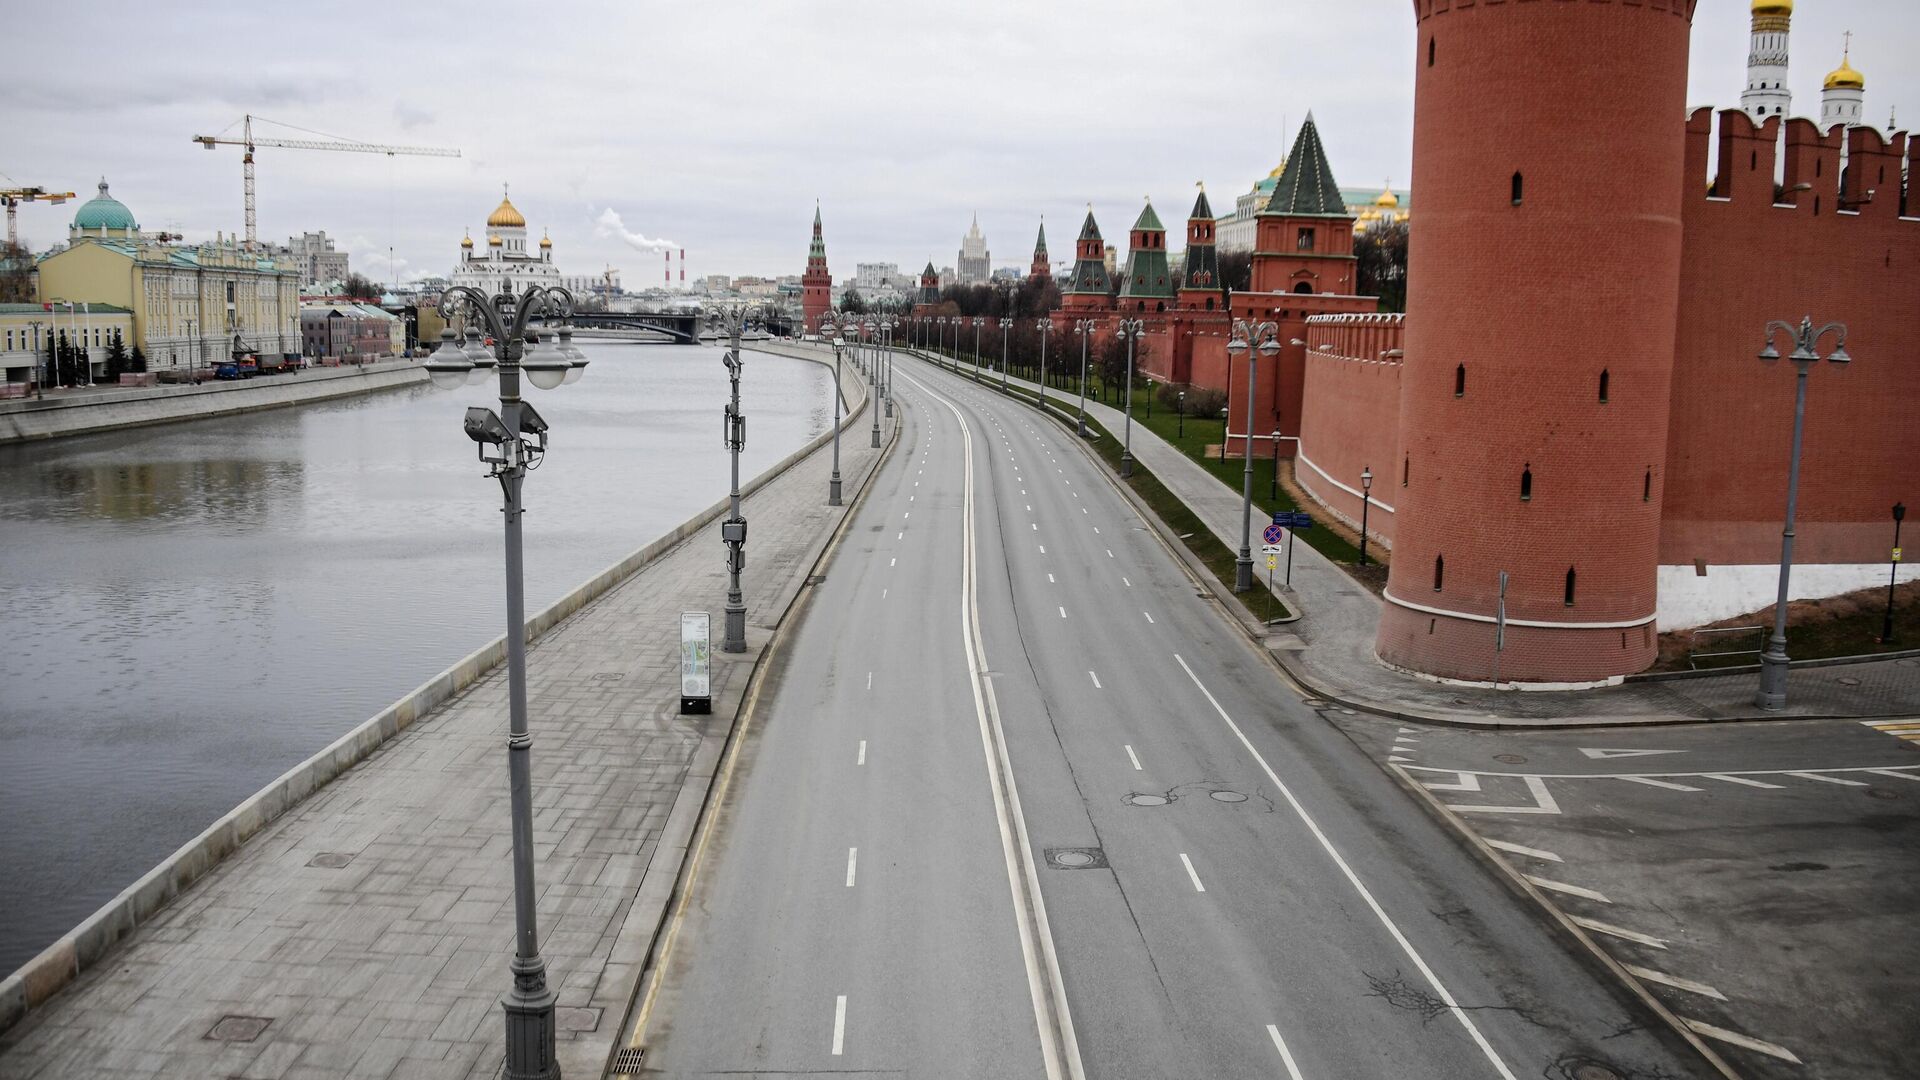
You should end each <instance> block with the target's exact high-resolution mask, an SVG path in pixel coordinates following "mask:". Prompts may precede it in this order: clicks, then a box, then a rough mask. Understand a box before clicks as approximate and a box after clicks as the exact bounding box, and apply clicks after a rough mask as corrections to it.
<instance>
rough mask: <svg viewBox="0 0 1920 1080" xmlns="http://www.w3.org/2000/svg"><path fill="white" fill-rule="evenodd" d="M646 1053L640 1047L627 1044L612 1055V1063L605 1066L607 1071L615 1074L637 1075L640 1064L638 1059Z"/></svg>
mask: <svg viewBox="0 0 1920 1080" xmlns="http://www.w3.org/2000/svg"><path fill="white" fill-rule="evenodd" d="M646 1053H647V1052H646V1050H645V1049H644V1048H642V1047H637V1046H629V1047H627V1048H626V1049H624V1050H622V1051H620V1052H619V1053H617V1054H615V1055H613V1064H612V1065H610V1066H608V1067H607V1072H609V1073H612V1074H613V1075H615V1076H639V1075H640V1066H641V1065H642V1062H641V1060H640V1059H641V1058H643V1057H645V1056H646Z"/></svg>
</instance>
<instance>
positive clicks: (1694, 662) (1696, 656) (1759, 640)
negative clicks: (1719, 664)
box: [1687, 626, 1767, 671]
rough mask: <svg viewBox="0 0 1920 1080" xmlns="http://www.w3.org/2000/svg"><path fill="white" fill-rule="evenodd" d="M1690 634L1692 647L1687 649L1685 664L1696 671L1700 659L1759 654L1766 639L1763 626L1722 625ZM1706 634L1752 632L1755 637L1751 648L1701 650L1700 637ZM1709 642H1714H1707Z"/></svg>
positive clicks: (1765, 630)
mask: <svg viewBox="0 0 1920 1080" xmlns="http://www.w3.org/2000/svg"><path fill="white" fill-rule="evenodd" d="M1692 634H1693V648H1691V649H1689V650H1687V666H1688V667H1690V668H1693V669H1695V670H1696V671H1697V670H1699V668H1700V661H1702V660H1710V659H1714V658H1716V657H1723V656H1759V655H1760V653H1761V652H1762V650H1763V649H1764V648H1765V645H1766V640H1767V628H1766V627H1764V626H1723V627H1717V628H1712V629H1705V630H1694V631H1692ZM1707 634H1753V635H1755V637H1754V639H1753V648H1751V649H1724V650H1722V651H1720V652H1701V651H1700V644H1701V642H1700V639H1701V637H1703V636H1704V635H1707ZM1709 644H1715V643H1713V642H1709Z"/></svg>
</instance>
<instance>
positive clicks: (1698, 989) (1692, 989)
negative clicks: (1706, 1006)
mask: <svg viewBox="0 0 1920 1080" xmlns="http://www.w3.org/2000/svg"><path fill="white" fill-rule="evenodd" d="M1620 966H1621V967H1623V968H1626V969H1627V972H1628V974H1630V975H1632V976H1633V977H1634V978H1636V979H1645V980H1647V981H1648V982H1657V983H1659V984H1660V985H1662V986H1671V987H1673V988H1674V989H1675V990H1685V991H1686V992H1687V993H1689V994H1699V995H1700V996H1701V997H1710V998H1712V999H1714V1000H1715V1001H1725V1000H1727V995H1725V994H1723V993H1721V992H1720V991H1718V990H1715V989H1714V988H1713V987H1711V986H1708V985H1707V984H1706V983H1703V982H1694V981H1693V980H1692V979H1683V978H1681V977H1680V976H1678V975H1669V974H1667V973H1666V972H1664V971H1655V970H1653V969H1652V968H1643V967H1638V966H1636V965H1633V964H1621V965H1620Z"/></svg>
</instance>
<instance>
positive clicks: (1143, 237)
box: [1120, 199, 1175, 313]
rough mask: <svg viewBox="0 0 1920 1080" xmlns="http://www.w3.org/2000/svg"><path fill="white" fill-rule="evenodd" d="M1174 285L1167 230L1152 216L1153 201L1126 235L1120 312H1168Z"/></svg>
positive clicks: (1149, 202) (1155, 216)
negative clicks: (1168, 257) (1125, 263)
mask: <svg viewBox="0 0 1920 1080" xmlns="http://www.w3.org/2000/svg"><path fill="white" fill-rule="evenodd" d="M1174 287H1175V282H1174V281H1173V280H1172V279H1171V277H1170V276H1169V274H1168V271H1167V227H1166V226H1165V225H1162V224H1160V215H1158V214H1156V213H1154V212H1153V200H1152V199H1148V200H1147V205H1146V206H1145V207H1144V208H1142V209H1141V211H1140V216H1139V218H1137V219H1136V220H1135V221H1134V223H1133V229H1132V231H1130V232H1129V233H1128V234H1127V270H1126V274H1125V276H1124V277H1122V278H1121V281H1120V309H1121V310H1122V311H1125V310H1128V309H1129V308H1131V309H1132V310H1133V311H1134V312H1135V313H1138V312H1142V311H1165V310H1167V301H1169V300H1172V299H1173V290H1174Z"/></svg>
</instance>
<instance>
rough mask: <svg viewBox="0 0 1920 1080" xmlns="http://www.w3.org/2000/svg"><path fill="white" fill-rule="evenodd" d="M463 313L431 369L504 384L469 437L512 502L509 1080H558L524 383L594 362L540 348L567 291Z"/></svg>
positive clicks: (542, 433)
mask: <svg viewBox="0 0 1920 1080" xmlns="http://www.w3.org/2000/svg"><path fill="white" fill-rule="evenodd" d="M455 308H464V310H465V314H466V317H467V320H468V332H467V347H466V348H467V353H468V355H465V356H462V355H460V353H461V350H460V349H458V348H456V347H454V346H453V332H452V331H451V330H446V331H442V333H441V335H440V338H441V346H440V348H439V350H438V351H436V352H435V353H434V354H433V358H432V359H431V360H430V361H428V363H427V365H426V368H427V372H428V374H429V375H430V376H431V377H432V379H433V381H434V384H435V385H437V386H440V387H442V388H446V389H452V388H454V387H458V386H461V385H474V386H477V385H479V384H481V383H483V382H485V381H486V377H487V375H488V373H489V371H490V370H497V371H498V372H499V376H500V412H499V413H498V414H496V413H495V412H494V411H493V410H492V409H489V408H486V407H484V406H474V407H473V408H469V409H468V410H467V417H466V432H467V437H468V438H470V439H472V440H473V441H474V442H475V443H476V444H477V445H478V450H479V454H480V460H481V461H482V462H484V463H485V464H486V465H487V467H488V473H487V475H489V476H491V477H493V478H495V479H497V480H499V481H500V490H501V492H502V494H503V496H504V498H505V517H506V570H507V699H508V735H507V772H508V777H509V781H508V783H509V787H510V793H511V812H512V823H513V901H514V904H513V914H514V920H513V921H514V957H513V987H512V988H511V989H510V990H508V991H507V993H506V995H505V996H504V997H503V998H502V999H501V1007H502V1008H503V1009H504V1010H505V1012H506V1024H507V1031H506V1050H507V1053H506V1065H505V1071H504V1073H503V1075H504V1076H506V1077H507V1078H509V1080H557V1078H558V1077H559V1075H560V1065H559V1062H558V1060H557V1059H556V1058H555V1056H554V994H553V991H552V989H551V988H549V987H548V986H547V965H546V962H545V961H544V960H542V959H541V957H540V934H539V929H538V926H537V923H536V919H535V911H534V898H535V896H536V895H537V894H536V893H535V891H534V880H533V854H534V853H533V787H532V779H531V777H532V769H531V764H530V761H529V758H530V757H531V755H532V747H533V737H532V735H531V734H529V732H528V730H527V642H526V629H527V618H526V604H525V596H524V591H525V590H524V587H523V581H522V553H521V539H520V517H521V514H522V513H524V510H523V508H522V506H521V502H520V486H521V483H522V481H524V480H525V479H526V475H527V470H528V469H530V468H532V467H534V466H536V465H538V464H539V463H540V460H541V458H542V456H544V455H545V453H546V449H547V422H546V421H545V420H543V419H541V417H540V414H539V413H537V412H535V411H534V409H533V406H531V405H528V404H526V403H525V402H523V401H521V400H520V375H521V372H523V371H524V372H525V373H526V376H527V381H528V382H531V383H532V384H533V385H535V386H537V387H539V388H541V389H543V390H550V389H553V388H554V387H556V386H559V385H560V384H561V383H563V382H572V381H574V380H576V379H578V378H579V377H580V374H581V372H582V370H583V369H584V368H585V367H586V363H587V361H586V358H585V357H584V356H581V355H580V354H579V351H578V350H576V349H574V348H573V346H572V344H571V342H570V341H569V340H568V338H569V337H570V336H571V335H568V334H563V335H562V336H561V343H560V344H559V345H552V344H548V345H544V346H542V345H540V340H539V335H538V334H536V333H535V332H534V330H533V329H532V327H531V326H530V324H531V323H532V322H533V320H535V319H540V320H541V321H543V322H544V321H545V320H546V319H548V318H552V319H554V320H556V321H559V320H564V319H566V318H567V317H569V316H570V315H572V314H573V295H572V294H571V293H569V292H567V291H566V290H565V289H559V288H551V289H549V288H541V287H540V286H537V285H536V286H530V287H528V289H527V291H526V293H525V294H524V295H522V296H521V297H520V298H519V300H518V301H515V300H514V298H513V297H512V296H511V295H510V294H508V295H501V296H498V297H492V298H489V297H488V296H487V295H486V294H485V293H482V292H480V291H479V290H478V289H474V288H472V287H470V286H465V285H459V286H455V287H453V288H451V289H448V290H447V291H446V292H445V293H443V294H441V297H440V315H441V317H442V318H444V319H448V320H451V319H452V318H453V314H454V309H455ZM476 323H484V324H485V326H486V328H487V331H488V333H489V334H490V335H491V336H492V337H493V342H494V345H493V351H492V353H491V354H489V353H488V352H487V351H486V349H485V348H484V347H483V346H481V345H480V344H479V332H478V330H477V329H475V327H474V324H476Z"/></svg>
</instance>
